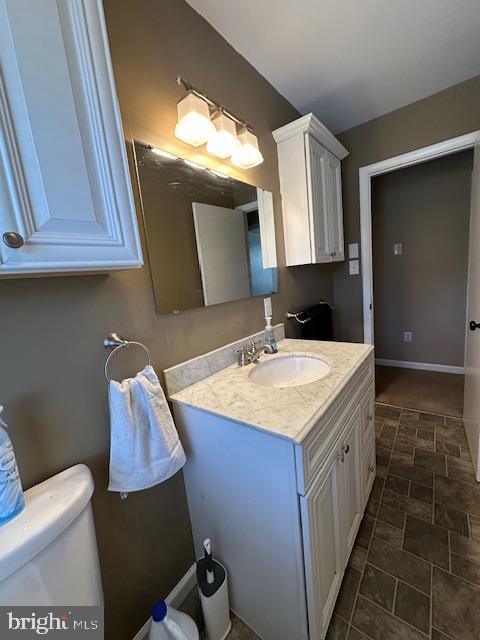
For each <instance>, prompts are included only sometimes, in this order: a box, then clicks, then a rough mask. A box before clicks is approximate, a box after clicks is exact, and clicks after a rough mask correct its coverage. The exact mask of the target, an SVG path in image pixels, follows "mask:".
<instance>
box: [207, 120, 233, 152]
mask: <svg viewBox="0 0 480 640" xmlns="http://www.w3.org/2000/svg"><path fill="white" fill-rule="evenodd" d="M213 124H214V125H215V129H216V131H215V133H214V134H213V136H212V137H211V138H210V140H209V141H208V142H207V151H208V153H211V154H212V155H214V156H217V157H218V158H229V157H230V156H231V155H232V154H233V153H235V151H236V150H237V149H238V148H239V147H240V141H239V140H238V138H237V129H236V127H235V123H234V122H233V120H230V118H228V117H227V116H226V115H225V114H223V113H220V114H219V115H218V116H216V117H215V118H214V119H213Z"/></svg>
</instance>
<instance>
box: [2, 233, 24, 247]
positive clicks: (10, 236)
mask: <svg viewBox="0 0 480 640" xmlns="http://www.w3.org/2000/svg"><path fill="white" fill-rule="evenodd" d="M2 238H3V242H4V243H5V244H6V245H7V247H9V248H10V249H20V247H23V245H24V244H25V241H24V240H23V238H22V236H21V235H20V234H19V233H16V231H5V233H4V234H3V236H2Z"/></svg>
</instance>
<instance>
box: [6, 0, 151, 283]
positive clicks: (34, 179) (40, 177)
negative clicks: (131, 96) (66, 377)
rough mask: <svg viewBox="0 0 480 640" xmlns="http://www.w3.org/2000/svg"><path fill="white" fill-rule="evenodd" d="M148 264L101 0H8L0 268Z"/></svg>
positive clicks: (29, 270)
mask: <svg viewBox="0 0 480 640" xmlns="http://www.w3.org/2000/svg"><path fill="white" fill-rule="evenodd" d="M142 264H143V263H142V253H141V247H140V241H139V235H138V228H137V219H136V214H135V207H134V202H133V197H132V190H131V183H130V176H129V171H128V164H127V157H126V151H125V142H124V138H123V132H122V125H121V120H120V112H119V108H118V104H117V96H116V91H115V83H114V78H113V73H112V65H111V60H110V52H109V47H108V39H107V33H106V28H105V21H104V15H103V6H102V2H101V0H61V2H56V1H54V0H35V1H34V2H32V1H31V0H0V276H1V275H18V274H37V273H44V272H47V273H48V272H76V271H95V270H101V271H108V270H112V269H126V268H135V267H140V266H141V265H142Z"/></svg>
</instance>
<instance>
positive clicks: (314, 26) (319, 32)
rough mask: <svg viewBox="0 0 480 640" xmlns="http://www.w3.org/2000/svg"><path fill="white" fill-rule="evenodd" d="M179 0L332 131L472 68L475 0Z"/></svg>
mask: <svg viewBox="0 0 480 640" xmlns="http://www.w3.org/2000/svg"><path fill="white" fill-rule="evenodd" d="M187 1H188V3H189V4H190V5H191V6H192V7H193V8H194V9H195V10H196V11H198V13H200V14H201V15H202V16H203V17H204V18H206V20H208V22H210V24H211V25H212V26H213V27H214V28H215V29H216V30H217V31H218V32H219V33H220V34H221V35H222V36H223V37H224V38H225V39H226V40H227V41H228V42H229V43H230V44H231V45H232V46H233V47H234V48H235V49H236V50H237V51H238V52H239V53H241V54H242V55H243V56H244V57H245V58H246V59H247V60H248V61H249V62H250V63H251V64H252V65H253V66H254V67H255V68H256V69H257V70H258V71H259V72H260V73H261V74H262V75H263V76H264V77H265V78H267V80H268V81H269V82H270V83H271V84H272V85H273V86H274V87H275V88H276V89H277V90H278V91H279V92H280V93H281V94H282V95H284V96H285V97H286V98H287V99H288V100H290V102H291V103H292V104H293V105H295V107H297V109H298V110H299V111H300V112H301V113H302V114H304V113H309V112H310V111H313V112H314V113H315V114H316V115H317V116H318V117H319V118H320V120H321V121H322V122H323V123H324V124H325V125H326V126H327V127H329V128H330V129H331V130H332V131H333V132H338V131H343V130H345V129H348V128H350V127H352V126H354V125H357V124H360V123H362V122H366V121H367V120H371V119H372V118H375V117H377V116H380V115H382V114H384V113H388V112H389V111H392V110H394V109H397V108H399V107H402V106H404V105H406V104H410V103H411V102H414V101H415V100H419V99H420V98H424V97H425V96H428V95H431V94H433V93H436V92H437V91H441V90H442V89H445V88H446V87H449V86H451V85H454V84H457V83H458V82H461V81H462V80H466V79H467V78H470V77H472V76H474V75H477V74H480V0H237V1H236V2H234V1H233V0H187Z"/></svg>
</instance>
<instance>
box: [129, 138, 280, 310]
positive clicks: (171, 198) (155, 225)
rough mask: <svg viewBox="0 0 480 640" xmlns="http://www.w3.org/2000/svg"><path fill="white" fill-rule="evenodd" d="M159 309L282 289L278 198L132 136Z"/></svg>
mask: <svg viewBox="0 0 480 640" xmlns="http://www.w3.org/2000/svg"><path fill="white" fill-rule="evenodd" d="M134 150H135V161H136V165H137V174H138V182H139V186H140V194H141V198H142V208H143V217H144V221H145V230H146V237H147V246H148V253H149V258H150V269H151V273H152V281H153V289H154V293H155V303H156V307H157V311H158V313H161V314H165V313H177V312H179V311H184V310H186V309H192V308H195V307H202V306H209V305H213V304H220V303H222V302H229V301H231V300H238V299H239V298H248V297H250V296H264V295H267V294H271V293H275V292H276V291H277V290H278V280H277V269H276V267H277V254H276V243H275V228H274V217H273V198H272V194H271V193H270V192H269V191H264V190H263V189H259V188H257V187H254V186H252V185H250V184H246V183H244V182H240V181H239V180H235V179H233V178H230V177H229V176H227V175H223V174H221V173H218V172H215V171H213V170H210V169H207V168H205V167H202V166H201V165H198V164H195V163H192V162H190V161H188V160H183V159H182V158H178V157H176V156H174V155H172V154H169V153H167V152H164V151H162V150H160V149H155V148H153V147H151V146H150V145H147V144H144V143H143V142H138V141H137V140H136V141H134Z"/></svg>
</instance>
